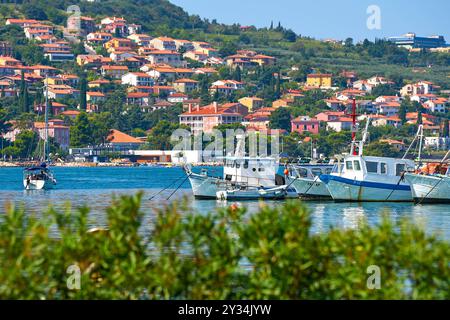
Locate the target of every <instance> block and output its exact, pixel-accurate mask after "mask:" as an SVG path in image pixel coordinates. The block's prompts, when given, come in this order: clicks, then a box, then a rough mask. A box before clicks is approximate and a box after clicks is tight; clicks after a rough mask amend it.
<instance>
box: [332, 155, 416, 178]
mask: <svg viewBox="0 0 450 320" xmlns="http://www.w3.org/2000/svg"><path fill="white" fill-rule="evenodd" d="M338 166H339V164H338ZM414 167H415V164H414V161H412V160H409V159H396V158H387V157H372V156H347V157H345V159H344V160H343V163H342V165H341V166H340V167H339V169H338V170H339V172H338V173H339V175H341V176H344V177H347V178H351V179H362V178H363V177H367V178H370V177H375V176H377V177H378V179H380V178H383V177H400V176H402V174H403V173H404V172H407V171H414Z"/></svg>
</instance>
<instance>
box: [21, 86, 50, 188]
mask: <svg viewBox="0 0 450 320" xmlns="http://www.w3.org/2000/svg"><path fill="white" fill-rule="evenodd" d="M45 88H46V93H45V128H44V144H43V156H42V159H41V160H42V163H41V164H40V166H35V167H29V168H25V169H24V170H23V187H24V188H25V190H41V189H51V188H53V187H54V186H55V185H56V179H55V177H54V175H53V173H52V171H51V170H50V169H49V168H48V166H47V161H48V154H49V152H48V149H49V144H48V108H49V106H48V82H47V81H46V84H45Z"/></svg>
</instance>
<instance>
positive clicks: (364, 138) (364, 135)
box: [358, 117, 371, 156]
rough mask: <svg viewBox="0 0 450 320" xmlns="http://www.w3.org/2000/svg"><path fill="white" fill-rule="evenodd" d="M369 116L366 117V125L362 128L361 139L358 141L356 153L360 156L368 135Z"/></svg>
mask: <svg viewBox="0 0 450 320" xmlns="http://www.w3.org/2000/svg"><path fill="white" fill-rule="evenodd" d="M370 120H371V119H370V117H367V122H366V127H365V128H364V131H363V135H362V139H361V141H360V142H359V147H358V154H359V155H360V156H362V155H363V149H364V143H366V141H367V137H368V136H369V125H370Z"/></svg>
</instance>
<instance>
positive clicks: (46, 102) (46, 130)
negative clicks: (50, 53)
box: [44, 75, 48, 162]
mask: <svg viewBox="0 0 450 320" xmlns="http://www.w3.org/2000/svg"><path fill="white" fill-rule="evenodd" d="M47 155H48V75H47V76H46V77H45V126H44V162H46V161H47Z"/></svg>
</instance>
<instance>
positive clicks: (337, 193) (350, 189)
mask: <svg viewBox="0 0 450 320" xmlns="http://www.w3.org/2000/svg"><path fill="white" fill-rule="evenodd" d="M369 122H370V119H368V120H367V123H366V128H365V130H364V133H363V137H362V140H361V141H359V142H357V141H356V140H355V136H356V135H353V140H352V145H351V150H350V154H349V155H347V156H345V157H344V159H343V165H341V163H340V162H341V161H340V160H339V163H338V165H337V166H336V167H335V170H333V171H334V172H332V173H330V174H323V175H320V180H321V181H323V182H324V183H325V184H326V186H327V188H328V191H329V192H330V194H331V196H332V197H333V199H334V200H335V201H381V202H388V201H399V202H400V201H412V195H411V187H410V185H409V183H408V182H406V181H405V179H404V174H405V173H406V172H407V171H412V170H414V167H415V163H414V161H412V160H409V159H404V158H402V159H398V158H390V157H374V156H363V148H364V143H365V141H366V139H367V135H368V126H369Z"/></svg>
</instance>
